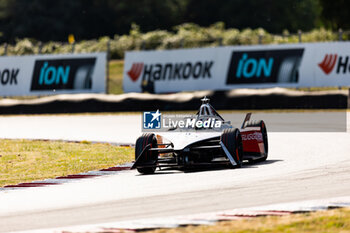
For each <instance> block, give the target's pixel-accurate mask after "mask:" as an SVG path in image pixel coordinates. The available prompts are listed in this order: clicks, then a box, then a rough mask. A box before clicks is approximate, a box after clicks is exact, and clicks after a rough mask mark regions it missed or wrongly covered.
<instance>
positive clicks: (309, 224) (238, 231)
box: [151, 208, 350, 233]
mask: <svg viewBox="0 0 350 233" xmlns="http://www.w3.org/2000/svg"><path fill="white" fill-rule="evenodd" d="M151 232H152V233H202V232H203V233H219V232H220V233H233V232H235V233H255V232H264V233H275V232H276V233H282V232H283V233H284V232H288V233H299V232H317V233H318V232H329V233H333V232H344V233H345V232H350V208H346V209H345V208H344V209H335V210H328V211H318V212H312V213H306V214H295V215H289V216H284V217H278V216H270V217H258V218H252V219H244V220H235V221H224V222H219V223H217V224H215V225H213V226H204V225H202V226H188V227H179V228H174V229H160V230H155V231H151Z"/></svg>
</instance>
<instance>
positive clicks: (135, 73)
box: [128, 62, 143, 82]
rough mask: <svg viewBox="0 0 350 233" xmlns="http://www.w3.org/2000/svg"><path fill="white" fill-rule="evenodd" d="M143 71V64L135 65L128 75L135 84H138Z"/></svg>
mask: <svg viewBox="0 0 350 233" xmlns="http://www.w3.org/2000/svg"><path fill="white" fill-rule="evenodd" d="M142 70H143V63H142V62H140V63H133V64H132V66H131V69H130V70H129V71H128V75H129V77H130V79H131V80H132V81H133V82H136V81H137V80H138V79H139V77H140V74H141V72H142Z"/></svg>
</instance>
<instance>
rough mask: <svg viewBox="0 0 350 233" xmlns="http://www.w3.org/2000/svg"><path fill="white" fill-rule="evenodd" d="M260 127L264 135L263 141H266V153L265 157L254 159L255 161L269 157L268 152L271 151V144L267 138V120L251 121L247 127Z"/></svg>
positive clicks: (262, 160) (261, 160)
mask: <svg viewBox="0 0 350 233" xmlns="http://www.w3.org/2000/svg"><path fill="white" fill-rule="evenodd" d="M249 126H250V127H260V129H261V134H262V137H263V142H264V149H265V154H264V156H263V157H261V158H259V159H256V160H253V162H264V161H265V160H266V159H267V154H268V151H269V144H268V138H267V129H266V125H265V122H264V121H263V120H260V121H257V122H249V123H248V124H247V126H246V127H249Z"/></svg>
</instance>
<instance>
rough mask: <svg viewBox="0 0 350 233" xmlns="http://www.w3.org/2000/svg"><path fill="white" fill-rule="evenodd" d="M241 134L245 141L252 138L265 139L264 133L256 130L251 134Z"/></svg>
mask: <svg viewBox="0 0 350 233" xmlns="http://www.w3.org/2000/svg"><path fill="white" fill-rule="evenodd" d="M241 136H242V140H243V141H250V140H257V141H263V137H262V133H258V132H254V133H251V134H242V135H241Z"/></svg>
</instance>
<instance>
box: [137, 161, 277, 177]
mask: <svg viewBox="0 0 350 233" xmlns="http://www.w3.org/2000/svg"><path fill="white" fill-rule="evenodd" d="M282 161H283V160H281V159H269V160H266V161H264V162H258V163H252V162H243V165H242V167H241V168H238V169H248V168H258V165H259V166H261V165H268V164H273V163H277V162H282ZM227 169H231V168H230V167H229V166H222V165H220V166H219V165H218V166H210V167H207V166H205V167H196V168H188V169H186V170H175V169H171V168H163V169H162V170H157V171H156V172H155V173H154V174H149V175H152V176H153V175H170V174H179V173H195V172H210V171H220V170H227ZM236 169H237V168H236ZM139 175H141V174H139ZM141 176H142V175H141Z"/></svg>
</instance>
